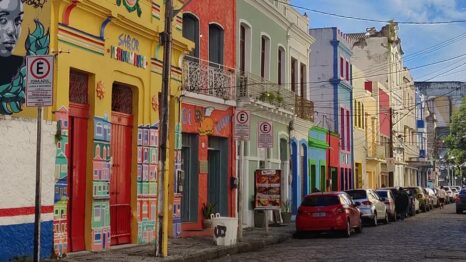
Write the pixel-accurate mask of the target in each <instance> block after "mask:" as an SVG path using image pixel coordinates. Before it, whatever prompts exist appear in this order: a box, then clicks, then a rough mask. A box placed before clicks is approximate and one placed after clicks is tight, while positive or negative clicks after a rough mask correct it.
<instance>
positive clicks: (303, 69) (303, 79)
mask: <svg viewBox="0 0 466 262" xmlns="http://www.w3.org/2000/svg"><path fill="white" fill-rule="evenodd" d="M300 89H301V90H300V96H301V97H304V96H305V95H306V93H305V92H304V91H305V90H306V65H305V64H301V71H300Z"/></svg>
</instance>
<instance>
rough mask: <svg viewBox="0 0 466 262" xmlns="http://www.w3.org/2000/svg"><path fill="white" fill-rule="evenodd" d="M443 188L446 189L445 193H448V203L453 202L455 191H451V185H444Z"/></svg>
mask: <svg viewBox="0 0 466 262" xmlns="http://www.w3.org/2000/svg"><path fill="white" fill-rule="evenodd" d="M443 190H445V193H446V194H447V199H446V202H447V204H450V203H453V201H454V198H453V197H454V195H453V191H451V189H450V187H449V186H443Z"/></svg>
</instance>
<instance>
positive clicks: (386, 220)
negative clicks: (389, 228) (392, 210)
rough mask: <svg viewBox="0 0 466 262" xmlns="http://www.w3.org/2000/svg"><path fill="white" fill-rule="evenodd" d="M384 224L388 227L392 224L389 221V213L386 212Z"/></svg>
mask: <svg viewBox="0 0 466 262" xmlns="http://www.w3.org/2000/svg"><path fill="white" fill-rule="evenodd" d="M383 223H384V224H385V225H386V224H388V223H390V220H389V219H388V213H387V212H386V211H385V219H384V220H383Z"/></svg>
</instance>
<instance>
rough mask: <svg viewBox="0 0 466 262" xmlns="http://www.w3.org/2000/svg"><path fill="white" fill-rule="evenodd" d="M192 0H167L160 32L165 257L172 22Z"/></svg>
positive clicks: (162, 249) (160, 228) (163, 245)
mask: <svg viewBox="0 0 466 262" xmlns="http://www.w3.org/2000/svg"><path fill="white" fill-rule="evenodd" d="M191 1H192V0H188V1H185V2H184V4H183V6H182V7H181V8H180V9H177V10H174V9H173V0H165V29H164V32H162V33H160V42H161V44H162V45H163V70H162V94H161V96H162V101H161V103H160V112H161V113H162V115H161V119H160V136H159V138H160V143H159V145H160V159H159V161H160V172H159V177H158V189H159V190H158V199H157V201H158V203H157V212H158V220H157V226H156V230H157V240H156V244H155V255H156V256H158V257H165V256H167V253H168V246H167V244H168V234H167V232H166V229H167V227H168V179H165V176H166V175H167V173H166V166H167V163H166V162H167V143H168V117H169V114H168V113H169V112H168V108H169V105H168V97H169V96H170V90H169V86H170V79H171V74H170V73H171V49H172V22H173V18H174V17H175V16H176V15H177V14H178V13H179V12H180V11H181V10H182V9H183V8H184V7H186V6H187V5H188V4H189V3H190V2H191Z"/></svg>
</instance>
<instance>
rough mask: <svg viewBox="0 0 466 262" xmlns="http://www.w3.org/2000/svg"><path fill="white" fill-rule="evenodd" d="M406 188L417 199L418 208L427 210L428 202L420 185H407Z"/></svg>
mask: <svg viewBox="0 0 466 262" xmlns="http://www.w3.org/2000/svg"><path fill="white" fill-rule="evenodd" d="M406 189H407V190H409V191H411V193H412V194H413V196H415V197H416V199H417V200H418V201H419V208H420V209H421V210H422V211H424V212H427V211H429V210H430V209H429V204H428V200H427V195H426V194H425V193H424V190H423V189H422V187H420V186H415V187H407V188H406Z"/></svg>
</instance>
